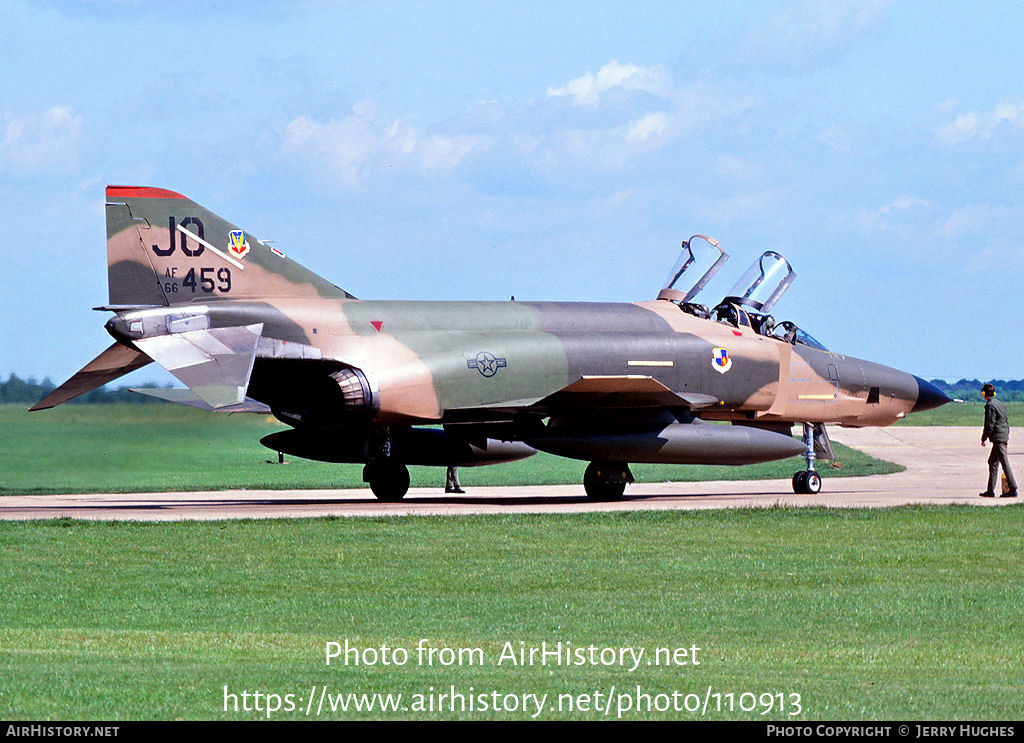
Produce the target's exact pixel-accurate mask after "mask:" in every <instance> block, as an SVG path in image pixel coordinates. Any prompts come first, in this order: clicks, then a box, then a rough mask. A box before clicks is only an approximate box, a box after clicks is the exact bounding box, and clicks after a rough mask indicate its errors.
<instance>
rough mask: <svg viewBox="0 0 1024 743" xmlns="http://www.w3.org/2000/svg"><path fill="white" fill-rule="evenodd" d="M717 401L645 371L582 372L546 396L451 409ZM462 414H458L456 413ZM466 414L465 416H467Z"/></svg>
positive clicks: (556, 409) (551, 409) (542, 409)
mask: <svg viewBox="0 0 1024 743" xmlns="http://www.w3.org/2000/svg"><path fill="white" fill-rule="evenodd" d="M717 403H718V398H717V397H712V396H711V395H704V394H701V393H698V392H673V391H672V390H671V389H669V388H668V387H666V386H665V385H663V384H662V383H661V382H659V381H658V380H657V379H655V378H654V377H648V376H644V375H632V374H630V375H621V376H582V377H580V378H579V379H577V380H576V381H575V382H572V383H571V384H568V385H566V386H565V387H563V388H562V389H560V390H557V391H555V392H552V393H551V394H550V395H547V396H546V397H540V398H529V399H523V400H504V401H501V402H495V403H491V404H488V405H480V406H474V407H467V408H453V409H450V412H453V413H456V415H459V414H470V413H471V412H472V411H484V410H489V411H492V412H495V413H497V412H509V413H512V412H522V411H524V410H525V411H529V412H536V413H541V414H544V415H549V414H556V413H561V412H573V411H580V410H588V411H593V410H613V409H620V410H621V409H625V408H690V409H691V410H700V409H701V408H707V407H711V406H712V405H715V404H717ZM459 417H461V416H459ZM467 417H468V416H467Z"/></svg>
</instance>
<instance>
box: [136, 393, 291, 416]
mask: <svg viewBox="0 0 1024 743" xmlns="http://www.w3.org/2000/svg"><path fill="white" fill-rule="evenodd" d="M131 389H132V392H138V393H139V394H140V395H149V396H150V397H155V398H157V399H159V400H167V401H168V402H176V403H179V404H181V405H190V406H192V407H193V408H201V409H203V410H216V411H217V412H218V413H270V412H271V410H270V406H268V405H264V404H263V403H261V402H258V401H256V400H253V399H252V398H251V397H247V398H245V400H243V401H242V402H240V403H238V404H237V405H226V406H224V407H220V408H214V407H213V406H212V405H210V404H209V403H208V402H206V401H205V400H203V399H202V398H201V397H199V395H197V394H196V393H195V392H193V391H192V390H187V389H181V388H174V387H132V388H131Z"/></svg>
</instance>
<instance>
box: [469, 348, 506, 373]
mask: <svg viewBox="0 0 1024 743" xmlns="http://www.w3.org/2000/svg"><path fill="white" fill-rule="evenodd" d="M506 366H508V361H506V360H505V359H503V358H499V357H497V356H495V355H494V354H493V353H491V352H490V351H481V352H480V353H478V354H477V355H476V356H474V357H473V358H471V359H466V368H468V369H476V370H477V371H478V372H480V374H481V376H484V377H493V376H494V375H495V374H497V373H498V369H501V368H504V367H506Z"/></svg>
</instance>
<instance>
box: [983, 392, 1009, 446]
mask: <svg viewBox="0 0 1024 743" xmlns="http://www.w3.org/2000/svg"><path fill="white" fill-rule="evenodd" d="M981 440H982V441H983V442H984V441H989V440H991V441H1001V442H1003V443H1006V442H1007V441H1009V440H1010V420H1009V418H1007V417H1006V406H1005V405H1003V403H1002V402H1000V401H999V400H997V399H996V398H994V397H990V398H989V399H988V400H987V401H986V402H985V429H984V430H983V431H982V432H981Z"/></svg>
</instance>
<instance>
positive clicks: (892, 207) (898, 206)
mask: <svg viewBox="0 0 1024 743" xmlns="http://www.w3.org/2000/svg"><path fill="white" fill-rule="evenodd" d="M930 206H932V202H930V201H928V200H927V199H919V198H916V197H914V196H900V197H898V198H896V199H894V200H893V201H890V202H889V203H888V204H884V205H883V206H880V207H879V208H878V209H875V211H873V212H871V213H870V214H865V215H864V216H862V217H861V220H860V223H861V226H862V227H863V228H864V229H866V230H887V229H889V224H888V222H887V221H886V217H888V216H889V215H890V214H893V213H894V212H906V211H909V210H910V209H913V208H915V207H930Z"/></svg>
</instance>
